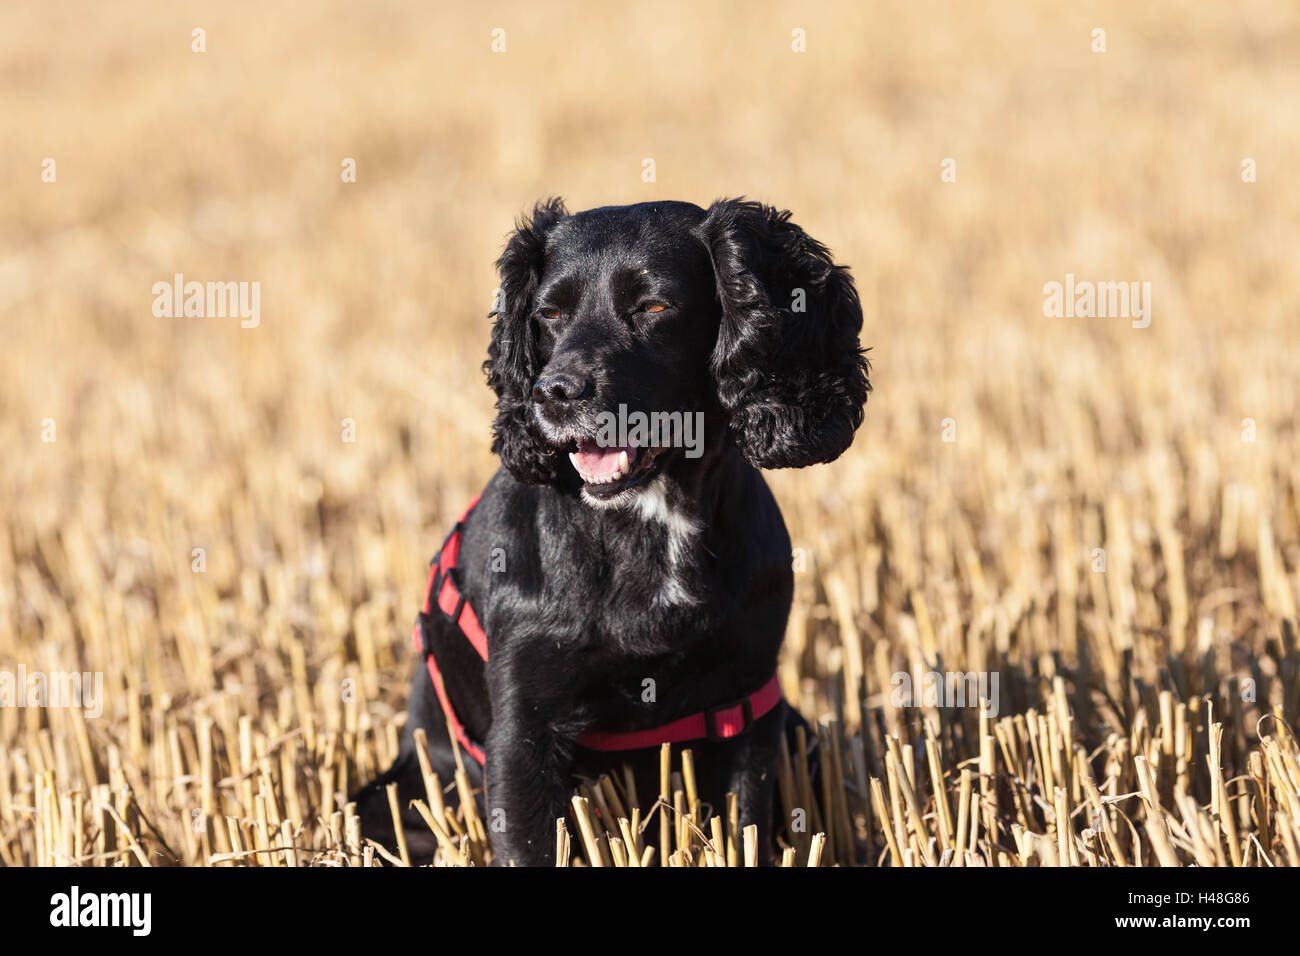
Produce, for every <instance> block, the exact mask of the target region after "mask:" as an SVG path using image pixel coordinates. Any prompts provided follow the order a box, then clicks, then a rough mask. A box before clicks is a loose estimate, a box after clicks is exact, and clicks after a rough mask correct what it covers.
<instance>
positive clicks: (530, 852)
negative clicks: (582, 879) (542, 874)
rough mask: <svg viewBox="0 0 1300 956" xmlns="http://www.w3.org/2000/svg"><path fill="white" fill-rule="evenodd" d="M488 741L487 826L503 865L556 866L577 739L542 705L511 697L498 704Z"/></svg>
mask: <svg viewBox="0 0 1300 956" xmlns="http://www.w3.org/2000/svg"><path fill="white" fill-rule="evenodd" d="M493 710H494V713H493V717H492V728H491V730H490V731H489V732H488V737H487V740H486V741H485V751H486V756H487V767H486V775H485V778H484V780H485V784H486V788H487V800H486V804H487V811H488V819H487V828H488V831H489V836H490V837H491V840H492V851H493V856H494V861H495V863H496V864H497V865H502V866H552V865H554V863H555V821H556V819H557V818H558V817H563V816H564V815H565V812H566V810H567V807H568V795H569V791H570V789H571V787H570V780H569V775H570V768H571V767H572V764H573V753H574V748H575V739H574V738H572V737H569V736H568V735H566V734H562V733H559V732H557V731H556V730H555V729H554V722H552V721H551V720H549V719H547V717H544V716H542V712H541V708H539V707H537V706H536V705H534V704H525V703H524V702H522V701H520V700H518V698H513V697H512V698H510V699H509V700H507V701H506V702H505V703H504V706H502V704H501V702H496V703H494V706H493Z"/></svg>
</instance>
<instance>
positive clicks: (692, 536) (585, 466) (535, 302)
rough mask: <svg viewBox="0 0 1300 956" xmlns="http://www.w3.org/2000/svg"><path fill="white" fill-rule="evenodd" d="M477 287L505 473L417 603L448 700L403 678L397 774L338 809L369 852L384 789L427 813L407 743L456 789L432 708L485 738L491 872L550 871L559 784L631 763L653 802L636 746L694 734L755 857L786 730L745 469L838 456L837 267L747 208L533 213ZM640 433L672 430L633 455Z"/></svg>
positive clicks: (776, 645) (769, 576)
mask: <svg viewBox="0 0 1300 956" xmlns="http://www.w3.org/2000/svg"><path fill="white" fill-rule="evenodd" d="M497 265H498V267H499V269H500V273H501V293H500V296H501V297H500V300H499V307H498V308H497V310H496V311H495V312H494V313H493V314H494V315H495V324H494V326H493V329H492V342H491V346H490V348H489V351H488V360H487V362H486V364H485V366H484V368H485V371H486V372H487V377H488V383H489V384H490V385H491V386H492V388H493V389H494V390H495V392H496V394H497V412H498V413H497V418H496V423H495V426H494V440H493V443H492V450H493V451H494V452H495V453H496V454H497V455H499V456H500V458H501V462H502V465H503V466H504V467H503V468H502V469H501V470H499V471H498V472H497V473H496V475H495V476H493V478H492V480H491V481H490V482H489V483H488V485H487V488H486V489H485V490H484V492H483V495H482V498H481V500H480V501H479V503H478V504H477V506H476V507H475V508H474V509H473V510H472V512H471V513H470V514H469V515H468V517H467V520H466V521H465V522H464V527H463V532H462V533H461V534H460V535H459V536H458V540H459V555H458V556H457V557H456V560H455V562H454V563H455V565H456V568H455V570H454V571H450V572H447V571H446V569H445V568H444V569H443V571H444V574H440V575H439V576H438V578H437V579H436V580H435V582H434V588H433V590H434V591H435V592H436V593H435V595H434V599H433V605H440V606H441V610H440V608H439V607H438V606H433V605H426V610H427V611H428V612H429V613H428V614H422V615H421V629H420V631H421V633H422V636H423V640H424V642H425V644H426V647H427V650H428V651H429V652H431V653H432V655H433V657H434V658H435V659H436V668H437V670H438V671H439V672H440V674H441V678H442V681H443V684H444V687H443V688H437V687H435V684H434V682H433V679H432V678H431V673H432V672H433V669H432V668H428V667H426V666H425V665H424V664H423V663H422V664H421V665H420V666H419V668H418V669H417V673H416V675H415V681H414V685H413V687H412V693H411V703H410V718H409V722H408V729H407V735H406V739H405V741H404V742H403V746H402V751H401V754H400V756H399V757H398V760H397V761H396V763H395V764H394V765H393V766H392V767H391V768H390V769H389V770H388V771H387V772H386V773H385V774H384V775H383V776H382V777H381V778H379V779H378V780H376V781H374V782H373V783H371V784H370V785H368V786H367V787H365V788H363V789H362V791H360V792H359V793H358V794H357V795H356V796H355V799H356V800H357V801H358V807H359V811H360V813H361V815H362V830H363V833H365V834H366V835H368V836H372V837H373V838H375V839H377V840H380V841H381V842H385V843H387V844H389V845H392V843H393V830H392V824H391V819H390V816H389V811H388V806H387V802H386V800H385V797H384V793H383V786H384V785H385V784H386V783H389V782H392V781H397V783H398V792H399V797H400V803H401V805H402V806H403V807H407V804H408V802H409V801H410V800H411V799H412V798H416V797H423V796H424V792H423V786H422V784H421V778H420V774H419V766H418V763H417V760H416V757H415V753H414V744H413V742H412V740H411V735H410V731H411V730H412V729H414V728H416V727H423V728H425V729H426V731H427V732H428V739H429V743H430V748H431V751H432V753H431V757H432V760H433V764H434V769H435V771H437V772H438V773H439V774H440V776H441V778H442V779H443V780H444V781H447V780H449V779H451V776H452V771H453V769H454V763H453V760H452V752H451V749H450V743H449V737H448V731H447V726H448V724H447V717H446V716H445V714H444V708H443V706H442V704H441V702H440V700H439V694H438V691H439V690H444V692H445V695H446V697H447V703H448V706H449V708H450V712H451V713H452V714H453V715H454V716H453V718H452V720H453V726H454V724H456V723H459V724H461V725H463V726H462V728H461V733H462V737H463V739H464V740H465V741H466V742H467V743H468V744H470V746H472V747H476V748H477V745H476V744H475V743H474V742H481V751H482V753H483V755H484V756H485V769H484V768H480V767H479V766H478V764H477V763H476V762H474V761H471V760H468V759H467V760H466V763H467V765H468V768H469V770H470V771H471V775H472V780H473V783H474V785H475V786H476V787H477V786H479V785H480V783H483V784H485V786H486V791H485V792H486V811H487V813H486V819H487V820H488V822H489V823H490V824H491V826H490V829H491V831H492V832H491V837H492V841H493V848H494V852H495V855H496V858H497V860H498V861H501V862H509V863H514V864H528V865H539V864H550V863H551V862H553V853H554V843H555V838H554V834H555V820H556V818H557V817H561V816H564V815H565V813H566V809H567V801H568V797H569V795H570V794H571V792H572V787H573V782H574V780H575V778H579V777H584V776H585V777H587V778H593V777H595V776H597V775H599V774H600V773H602V772H606V771H610V770H614V771H617V770H618V769H619V768H620V767H621V766H622V765H623V764H625V763H628V764H631V766H632V768H633V771H634V773H635V777H636V779H637V781H638V784H639V785H641V784H644V785H645V786H646V788H647V791H648V792H647V793H646V794H644V795H643V798H642V800H641V805H642V806H649V805H650V804H651V803H652V802H653V800H654V795H655V791H656V790H657V785H658V749H659V748H658V746H657V745H658V743H659V742H660V741H661V740H662V739H664V737H665V736H667V737H670V738H671V739H674V740H676V741H678V742H684V741H685V738H684V737H683V736H682V734H683V733H686V734H689V735H691V736H695V737H698V738H702V739H695V740H692V741H691V742H690V744H689V746H691V747H692V749H693V750H694V751H695V752H696V766H697V767H698V770H699V778H698V787H699V791H700V794H701V800H702V801H704V802H706V803H708V804H710V805H711V806H712V807H713V808H714V809H715V811H717V812H720V811H721V809H722V807H723V801H724V799H725V794H726V793H727V792H728V791H732V792H734V793H735V794H736V795H737V799H738V805H739V812H740V821H741V825H742V826H743V825H747V824H751V823H753V824H757V825H758V826H759V828H760V835H761V837H762V838H763V841H764V842H763V844H762V845H764V846H769V845H770V832H771V821H772V818H773V791H774V781H775V762H776V759H777V755H778V753H779V746H780V736H779V735H780V734H781V733H782V730H783V728H784V727H785V726H786V724H787V722H788V721H791V720H799V718H798V715H796V714H793V711H792V710H790V709H789V708H787V707H786V706H785V704H784V703H783V702H782V701H781V700H780V698H779V691H776V690H775V684H774V683H773V682H772V679H773V675H774V672H775V668H776V662H777V652H778V651H779V649H780V647H781V640H782V638H783V636H784V631H785V624H786V616H787V614H788V613H789V609H790V601H791V595H792V592H793V575H792V571H791V549H790V540H789V537H788V535H787V533H786V529H785V524H784V522H783V521H782V519H781V512H780V510H779V509H778V507H777V504H776V501H775V499H773V497H772V494H771V492H770V491H768V488H767V485H766V484H765V483H764V481H763V478H762V476H761V475H760V473H759V471H758V469H760V468H797V467H801V466H804V465H811V464H814V463H816V462H828V461H831V460H833V459H835V458H836V457H838V456H839V455H840V454H841V453H842V452H843V451H844V450H845V449H846V448H848V446H849V444H850V442H851V441H852V440H853V435H854V432H855V430H856V429H857V427H858V426H859V425H860V424H861V422H862V417H863V406H864V404H865V402H866V398H867V392H868V391H869V390H870V385H869V383H868V380H867V372H868V365H867V361H866V358H865V356H864V355H863V351H862V349H861V347H860V345H859V342H858V334H859V332H860V330H861V326H862V311H861V308H860V306H859V304H858V296H857V292H856V290H855V289H854V286H853V282H852V280H851V279H850V277H849V273H848V270H847V269H846V268H844V267H843V266H837V265H835V264H833V263H832V261H831V259H830V255H829V253H828V252H827V250H826V248H825V247H824V246H822V245H821V244H820V243H818V242H817V241H815V240H814V239H812V238H811V237H809V236H808V235H807V234H806V233H805V232H804V231H803V230H802V229H800V228H799V227H798V226H796V225H795V224H794V223H792V222H790V219H789V213H786V212H778V211H776V210H775V209H772V208H770V207H767V206H763V205H760V204H758V203H754V202H746V201H741V200H727V201H719V202H716V203H714V204H713V205H712V206H711V207H710V208H709V209H708V210H707V211H705V210H703V209H700V208H699V207H698V206H694V205H691V204H689V203H680V202H657V203H641V204H638V205H634V206H620V207H606V208H601V209H593V210H590V211H587V212H582V213H577V214H575V215H571V214H569V213H568V212H567V211H566V210H565V208H564V206H563V204H562V203H561V202H560V201H558V200H553V201H551V202H548V203H543V204H539V205H538V206H537V207H536V209H535V210H534V212H533V215H532V218H531V219H529V220H526V221H524V222H523V223H522V224H520V225H519V227H518V229H517V231H516V232H515V233H514V235H513V236H512V237H511V238H510V240H509V243H508V245H507V246H506V249H505V252H504V253H503V254H502V256H501V258H500V260H499V261H498V263H497ZM635 413H642V415H643V418H641V419H640V420H639V421H640V422H642V423H644V422H645V421H646V420H647V419H654V418H655V416H656V415H657V416H658V420H659V421H661V422H662V423H664V425H665V427H664V428H661V429H660V431H659V433H658V434H657V435H656V434H654V433H653V432H652V433H651V435H650V437H646V435H645V434H640V433H637V434H633V433H634V432H636V428H637V422H638V419H636V416H635ZM620 414H621V415H623V418H624V422H625V424H628V423H630V426H631V427H629V428H625V429H624V431H623V432H621V433H620V432H617V431H615V430H612V429H611V427H610V423H611V421H612V419H613V417H614V416H617V415H620ZM692 424H694V425H696V426H700V425H701V424H702V428H701V427H696V428H694V429H692V428H691V426H692ZM669 426H671V427H669ZM643 430H644V429H643ZM665 432H669V433H670V437H671V438H672V440H665V434H664V433H665ZM628 434H631V435H632V437H631V438H627V437H625V436H626V435H628ZM683 446H685V447H683ZM444 563H446V562H445V561H444ZM448 580H450V581H451V584H450V585H447V583H446V582H447V581H448ZM444 588H445V589H446V593H447V594H448V595H450V598H449V599H448V600H447V601H446V602H440V601H439V596H444V597H445V596H446V595H443V594H442V592H443V589H444ZM458 597H459V598H463V599H464V604H463V605H461V604H459V601H458ZM465 605H467V606H468V607H469V608H471V609H472V618H476V619H477V621H478V622H481V625H482V631H483V632H486V643H487V648H486V650H487V652H488V653H486V655H485V657H486V662H485V661H484V658H483V657H482V656H480V654H479V653H478V652H477V651H476V650H475V648H474V644H473V642H472V641H471V640H469V639H467V635H468V634H469V633H471V632H472V630H473V624H472V623H468V624H467V622H468V621H471V617H469V616H466V615H465V614H464V613H463V607H464V606H465ZM448 610H450V611H451V613H452V614H455V615H456V617H455V620H453V618H452V617H451V616H449V615H448V614H447V613H445V612H446V611H448ZM683 718H685V723H684V724H677V725H676V736H673V731H671V730H668V731H665V732H660V731H661V730H662V729H663V728H664V725H670V724H673V723H674V722H675V721H679V720H681V719H683ZM692 728H693V729H692ZM636 731H651V732H650V733H648V734H644V735H642V736H640V737H637V736H631V734H632V732H636ZM620 735H621V736H620ZM629 744H635V745H637V749H622V748H625V747H627V746H628V745H629ZM611 746H613V747H617V748H620V749H615V750H611V749H609V748H610V747H611ZM480 774H481V775H480ZM617 779H622V778H621V776H619V777H617ZM404 813H405V814H406V815H405V816H404V818H403V822H404V824H405V827H404V828H405V829H406V830H407V834H408V841H409V848H410V850H411V852H412V854H413V856H415V857H418V858H421V859H428V858H429V857H430V856H431V855H432V853H433V849H434V844H433V842H432V835H431V834H430V833H429V831H428V828H427V827H426V826H425V825H424V824H423V823H422V822H421V821H420V819H419V817H418V816H417V815H416V814H414V813H413V812H411V811H409V809H408V810H406V811H404Z"/></svg>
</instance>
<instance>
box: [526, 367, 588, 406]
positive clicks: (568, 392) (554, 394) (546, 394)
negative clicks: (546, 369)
mask: <svg viewBox="0 0 1300 956" xmlns="http://www.w3.org/2000/svg"><path fill="white" fill-rule="evenodd" d="M589 387H590V383H588V382H585V381H583V380H582V379H580V378H578V377H577V376H576V375H570V374H568V373H566V372H553V373H550V374H548V375H543V376H542V377H541V378H539V379H538V380H537V383H536V384H535V385H533V403H534V404H536V405H545V404H546V403H547V402H555V403H557V404H564V403H566V402H574V401H577V400H578V399H579V398H582V397H583V395H585V394H586V393H587V389H588V388H589Z"/></svg>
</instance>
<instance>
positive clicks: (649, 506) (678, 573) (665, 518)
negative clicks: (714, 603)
mask: <svg viewBox="0 0 1300 956" xmlns="http://www.w3.org/2000/svg"><path fill="white" fill-rule="evenodd" d="M637 508H638V509H639V510H640V513H641V517H642V518H643V519H644V520H646V521H654V522H658V523H659V524H662V525H663V526H664V527H665V528H666V529H667V531H668V551H667V554H666V555H665V563H666V567H665V569H664V572H665V580H664V584H663V587H661V588H660V589H659V593H658V594H656V595H655V603H656V604H659V605H666V604H699V603H700V599H699V598H698V597H696V596H695V595H694V594H692V593H691V591H690V589H689V588H688V587H687V579H688V578H689V567H688V565H689V561H688V560H687V559H688V556H689V554H690V548H691V545H692V540H693V539H694V538H695V536H696V535H698V534H699V533H700V525H699V523H698V522H697V521H696V520H695V519H694V518H692V517H690V516H689V515H687V514H685V513H684V512H682V511H679V510H677V509H675V508H673V507H671V506H670V505H669V504H668V496H667V494H666V493H665V492H664V485H663V478H662V477H660V478H656V479H655V481H654V482H652V483H651V484H650V486H649V487H647V488H646V489H645V491H643V492H642V493H641V494H640V495H639V496H638V497H637Z"/></svg>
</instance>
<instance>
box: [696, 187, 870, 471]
mask: <svg viewBox="0 0 1300 956" xmlns="http://www.w3.org/2000/svg"><path fill="white" fill-rule="evenodd" d="M698 232H699V235H700V238H701V239H703V241H704V243H705V245H706V246H707V247H708V249H709V254H710V255H711V256H712V258H713V270H714V274H715V276H716V278H717V284H718V297H719V299H720V300H721V303H722V320H721V324H720V325H719V328H718V343H717V347H716V348H715V350H714V353H713V358H712V366H713V375H714V379H715V381H716V383H717V389H718V398H719V400H720V401H721V403H722V407H723V409H724V410H725V411H726V413H727V415H728V416H729V419H730V425H731V431H732V433H733V435H734V436H735V440H736V443H737V444H738V445H739V446H740V449H741V451H742V452H743V453H744V455H745V457H746V458H747V459H749V461H750V462H751V463H753V464H754V465H756V466H757V467H759V468H800V467H803V466H804V465H812V464H816V463H817V462H825V461H833V460H834V459H835V458H838V457H839V456H840V454H841V453H843V451H844V450H845V449H846V448H848V447H849V444H850V443H851V442H852V441H853V433H854V432H855V431H856V430H857V428H858V426H859V425H861V424H862V416H863V405H864V404H865V403H866V400H867V392H869V391H870V390H871V385H870V383H869V381H868V379H867V373H868V371H869V366H868V363H867V359H866V356H865V355H864V354H863V351H862V347H861V345H860V344H859V342H858V334H859V332H861V330H862V307H861V306H860V305H859V303H858V293H857V290H856V289H855V288H854V286H853V280H852V278H850V276H849V271H848V269H847V268H845V267H844V266H837V265H835V264H834V263H833V262H832V261H831V257H830V253H829V252H828V251H827V249H826V247H825V246H823V245H822V244H821V243H819V242H818V241H817V240H815V239H813V238H812V237H811V236H809V235H808V234H807V233H806V232H804V231H803V230H802V229H800V228H799V227H798V226H796V225H795V224H794V223H792V222H791V221H790V213H788V212H781V211H778V210H776V209H773V208H772V207H771V206H765V205H763V204H761V203H757V202H747V201H745V200H742V199H726V200H719V201H718V202H715V203H714V204H713V205H712V206H710V207H709V211H708V215H707V216H706V217H705V219H704V221H703V222H702V223H701V224H700V226H699V227H698Z"/></svg>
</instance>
